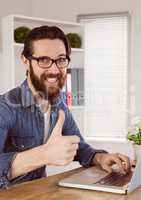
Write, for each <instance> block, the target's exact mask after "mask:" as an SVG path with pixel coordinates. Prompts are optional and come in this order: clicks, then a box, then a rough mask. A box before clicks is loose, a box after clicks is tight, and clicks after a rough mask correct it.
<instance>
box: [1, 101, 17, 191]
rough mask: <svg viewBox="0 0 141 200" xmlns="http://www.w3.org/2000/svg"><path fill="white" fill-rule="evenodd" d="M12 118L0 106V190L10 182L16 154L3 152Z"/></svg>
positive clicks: (3, 106)
mask: <svg viewBox="0 0 141 200" xmlns="http://www.w3.org/2000/svg"><path fill="white" fill-rule="evenodd" d="M13 119H14V116H13V115H11V111H10V110H8V109H7V107H6V106H5V105H2V104H0V188H8V186H9V185H10V181H9V180H8V174H9V171H10V168H11V165H12V162H13V160H14V159H15V157H16V155H17V152H5V143H6V140H7V137H8V132H9V130H10V127H11V124H12V121H13Z"/></svg>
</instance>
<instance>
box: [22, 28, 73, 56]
mask: <svg viewBox="0 0 141 200" xmlns="http://www.w3.org/2000/svg"><path fill="white" fill-rule="evenodd" d="M41 39H51V40H53V39H60V40H61V41H62V42H63V43H64V46H65V49H66V55H67V56H68V57H69V55H70V53H71V48H70V45H69V42H68V39H67V37H66V35H65V33H64V32H63V31H62V30H61V29H60V28H58V27H56V26H40V27H36V28H34V29H32V30H31V31H30V32H29V34H28V35H27V37H26V39H25V42H24V49H23V51H22V55H24V56H25V57H26V58H28V57H30V56H32V54H33V53H34V49H33V42H34V41H36V40H41Z"/></svg>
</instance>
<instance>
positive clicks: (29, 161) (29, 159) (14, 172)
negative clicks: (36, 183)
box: [9, 145, 46, 180]
mask: <svg viewBox="0 0 141 200" xmlns="http://www.w3.org/2000/svg"><path fill="white" fill-rule="evenodd" d="M43 155H44V149H43V145H42V146H38V147H35V148H33V149H30V150H27V151H23V152H20V153H18V154H17V156H16V158H15V160H14V161H13V163H12V166H11V171H10V173H9V179H10V180H11V179H13V178H16V177H18V176H21V175H23V174H26V173H28V172H30V171H33V170H35V169H37V168H40V167H42V166H43V165H45V164H46V161H45V160H44V157H43Z"/></svg>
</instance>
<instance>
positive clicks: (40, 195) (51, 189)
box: [0, 168, 141, 200]
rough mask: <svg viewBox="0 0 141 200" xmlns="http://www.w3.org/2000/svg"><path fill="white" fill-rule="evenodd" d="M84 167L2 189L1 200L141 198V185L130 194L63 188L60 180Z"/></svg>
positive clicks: (115, 199) (111, 199)
mask: <svg viewBox="0 0 141 200" xmlns="http://www.w3.org/2000/svg"><path fill="white" fill-rule="evenodd" d="M82 170H83V168H79V169H75V170H71V171H69V172H65V173H62V174H59V175H54V176H50V177H47V178H42V179H38V180H34V181H31V182H26V183H22V184H19V185H16V186H13V187H11V188H10V189H8V190H4V191H0V200H138V199H141V187H140V188H138V189H136V190H135V191H134V192H132V193H131V194H129V195H121V194H113V193H106V192H96V191H91V190H82V189H75V188H63V187H60V186H58V185H57V183H58V181H59V180H60V179H62V178H64V177H67V176H68V175H71V174H74V173H75V172H79V171H82Z"/></svg>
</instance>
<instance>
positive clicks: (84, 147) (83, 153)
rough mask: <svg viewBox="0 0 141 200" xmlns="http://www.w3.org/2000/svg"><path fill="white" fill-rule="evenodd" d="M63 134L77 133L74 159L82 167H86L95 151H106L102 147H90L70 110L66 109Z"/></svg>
mask: <svg viewBox="0 0 141 200" xmlns="http://www.w3.org/2000/svg"><path fill="white" fill-rule="evenodd" d="M63 134H64V135H77V136H78V137H80V143H79V148H78V150H77V154H76V156H75V158H74V160H75V161H79V163H80V164H81V165H82V166H84V167H88V166H90V165H91V163H92V159H93V158H94V156H95V154H96V153H106V151H104V150H102V149H94V148H92V147H91V146H90V145H89V144H87V143H86V142H85V140H84V139H83V137H82V135H81V134H80V131H79V128H78V127H77V124H76V122H75V120H74V119H73V116H72V114H71V113H70V111H68V112H67V114H66V120H65V123H64V127H63Z"/></svg>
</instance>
